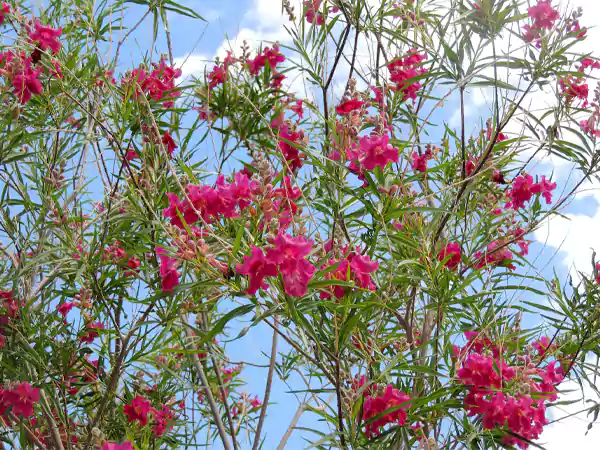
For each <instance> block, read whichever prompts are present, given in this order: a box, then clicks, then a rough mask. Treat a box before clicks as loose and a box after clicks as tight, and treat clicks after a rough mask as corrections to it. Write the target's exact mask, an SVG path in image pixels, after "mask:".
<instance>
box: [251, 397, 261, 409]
mask: <svg viewBox="0 0 600 450" xmlns="http://www.w3.org/2000/svg"><path fill="white" fill-rule="evenodd" d="M261 405H262V402H261V401H260V400H259V399H258V396H257V395H255V396H254V398H253V399H250V406H252V409H256V408H259V407H260V406H261Z"/></svg>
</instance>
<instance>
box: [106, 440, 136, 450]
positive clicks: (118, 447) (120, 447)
mask: <svg viewBox="0 0 600 450" xmlns="http://www.w3.org/2000/svg"><path fill="white" fill-rule="evenodd" d="M102 450H134V448H133V445H131V442H129V441H125V442H123V443H122V444H116V443H114V442H105V443H104V444H103V445H102Z"/></svg>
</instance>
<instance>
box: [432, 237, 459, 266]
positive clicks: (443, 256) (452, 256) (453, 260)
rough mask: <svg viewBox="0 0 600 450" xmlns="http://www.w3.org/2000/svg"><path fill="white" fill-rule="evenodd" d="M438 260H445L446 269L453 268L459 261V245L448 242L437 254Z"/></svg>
mask: <svg viewBox="0 0 600 450" xmlns="http://www.w3.org/2000/svg"><path fill="white" fill-rule="evenodd" d="M437 259H438V261H445V260H446V262H445V264H444V266H445V267H447V268H448V269H451V270H455V269H456V267H457V266H458V265H459V264H460V261H461V250H460V245H459V244H456V243H450V244H448V245H446V247H445V248H443V249H442V250H441V251H440V252H439V253H438V255H437Z"/></svg>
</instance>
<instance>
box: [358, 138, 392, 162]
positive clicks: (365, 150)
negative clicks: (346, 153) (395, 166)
mask: <svg viewBox="0 0 600 450" xmlns="http://www.w3.org/2000/svg"><path fill="white" fill-rule="evenodd" d="M389 140H390V137H389V136H388V135H387V134H384V135H383V136H379V135H370V136H363V137H362V138H361V139H360V152H361V156H360V158H359V162H360V164H361V165H362V166H363V167H364V168H365V169H367V170H373V169H375V167H381V169H382V170H383V169H384V168H385V166H386V164H387V163H389V162H398V149H397V148H395V147H393V146H392V145H391V144H390V143H389Z"/></svg>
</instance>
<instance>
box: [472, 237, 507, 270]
mask: <svg viewBox="0 0 600 450" xmlns="http://www.w3.org/2000/svg"><path fill="white" fill-rule="evenodd" d="M501 246H502V248H500V247H501ZM498 249H499V250H498ZM473 256H474V258H475V260H476V261H477V263H476V268H477V269H481V268H483V267H487V266H490V265H502V266H506V267H508V268H509V269H511V270H514V269H515V266H514V264H512V261H513V254H512V253H511V251H510V250H509V249H508V248H507V247H506V246H503V243H501V242H500V241H495V242H491V243H489V244H488V246H487V249H486V251H485V253H482V252H477V253H475V255H473Z"/></svg>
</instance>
